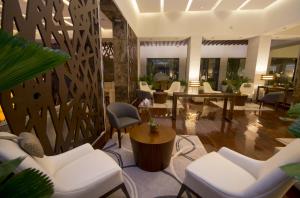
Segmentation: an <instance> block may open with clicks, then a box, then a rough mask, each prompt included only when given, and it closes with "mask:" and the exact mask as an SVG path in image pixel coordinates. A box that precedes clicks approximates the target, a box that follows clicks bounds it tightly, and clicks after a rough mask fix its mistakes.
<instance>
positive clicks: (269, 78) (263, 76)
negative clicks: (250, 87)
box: [260, 75, 274, 80]
mask: <svg viewBox="0 0 300 198" xmlns="http://www.w3.org/2000/svg"><path fill="white" fill-rule="evenodd" d="M260 79H261V80H274V75H261V77H260Z"/></svg>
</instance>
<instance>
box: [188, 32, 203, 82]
mask: <svg viewBox="0 0 300 198" xmlns="http://www.w3.org/2000/svg"><path fill="white" fill-rule="evenodd" d="M201 46H202V36H191V37H190V39H189V46H188V53H187V54H188V55H187V65H188V72H187V74H188V76H187V77H188V78H187V79H188V81H192V80H199V76H200V62H201Z"/></svg>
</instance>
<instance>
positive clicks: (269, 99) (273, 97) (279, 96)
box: [259, 92, 284, 109]
mask: <svg viewBox="0 0 300 198" xmlns="http://www.w3.org/2000/svg"><path fill="white" fill-rule="evenodd" d="M283 100H284V92H270V93H267V94H266V95H264V97H262V98H261V99H260V105H259V108H261V107H262V105H263V104H264V103H268V104H274V105H275V109H277V107H278V104H279V103H280V102H283Z"/></svg>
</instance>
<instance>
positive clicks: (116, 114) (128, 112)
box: [107, 102, 141, 148]
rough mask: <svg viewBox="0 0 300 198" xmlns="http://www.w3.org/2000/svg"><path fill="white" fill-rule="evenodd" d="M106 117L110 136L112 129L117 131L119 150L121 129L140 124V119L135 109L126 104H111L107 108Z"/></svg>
mask: <svg viewBox="0 0 300 198" xmlns="http://www.w3.org/2000/svg"><path fill="white" fill-rule="evenodd" d="M107 115H108V119H109V123H110V125H111V128H110V130H111V131H110V133H111V134H110V136H112V134H113V129H114V128H115V129H117V131H118V141H119V148H121V129H125V131H126V127H128V126H131V125H134V124H137V123H140V122H141V117H140V115H139V112H138V110H137V108H135V107H134V106H132V105H130V104H127V103H119V102H117V103H112V104H110V105H108V106H107Z"/></svg>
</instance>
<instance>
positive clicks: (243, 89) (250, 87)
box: [239, 82, 254, 100]
mask: <svg viewBox="0 0 300 198" xmlns="http://www.w3.org/2000/svg"><path fill="white" fill-rule="evenodd" d="M239 93H240V94H241V95H246V96H247V98H248V99H250V100H252V99H253V96H254V83H249V82H248V83H243V84H242V85H241V86H240V89H239Z"/></svg>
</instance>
